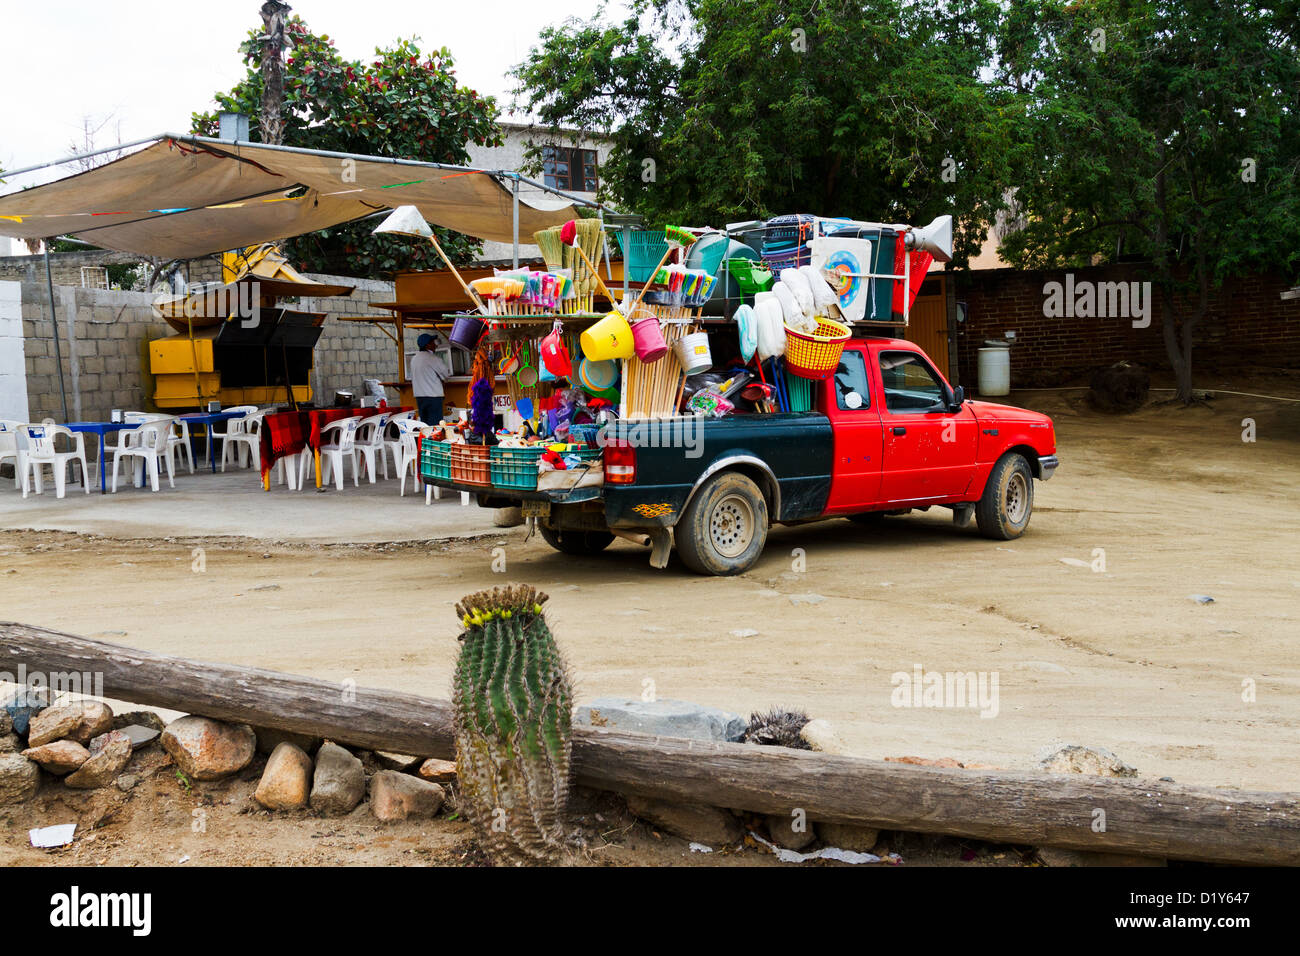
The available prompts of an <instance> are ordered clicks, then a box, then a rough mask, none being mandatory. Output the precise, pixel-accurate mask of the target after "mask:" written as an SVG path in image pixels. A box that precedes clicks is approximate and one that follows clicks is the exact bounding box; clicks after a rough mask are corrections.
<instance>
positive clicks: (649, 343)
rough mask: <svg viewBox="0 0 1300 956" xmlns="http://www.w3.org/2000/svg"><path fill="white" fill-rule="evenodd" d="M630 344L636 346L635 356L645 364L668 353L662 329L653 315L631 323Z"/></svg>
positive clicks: (657, 359) (655, 360)
mask: <svg viewBox="0 0 1300 956" xmlns="http://www.w3.org/2000/svg"><path fill="white" fill-rule="evenodd" d="M637 311H640V310H639V309H638V310H637ZM632 344H633V346H634V347H635V348H636V357H637V358H639V359H640V360H641V361H642V362H644V363H645V364H647V365H649V364H650V363H651V362H657V361H659V360H660V359H661V358H663V357H664V356H665V355H667V354H668V343H667V342H665V341H664V333H663V329H661V328H660V327H659V319H658V318H657V317H656V316H654V315H649V316H647V317H646V318H644V319H640V320H638V321H637V322H634V323H633V324H632Z"/></svg>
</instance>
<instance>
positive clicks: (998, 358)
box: [979, 348, 1011, 395]
mask: <svg viewBox="0 0 1300 956" xmlns="http://www.w3.org/2000/svg"><path fill="white" fill-rule="evenodd" d="M979 388H980V394H981V395H1010V394H1011V349H1007V348H987V349H980V350H979Z"/></svg>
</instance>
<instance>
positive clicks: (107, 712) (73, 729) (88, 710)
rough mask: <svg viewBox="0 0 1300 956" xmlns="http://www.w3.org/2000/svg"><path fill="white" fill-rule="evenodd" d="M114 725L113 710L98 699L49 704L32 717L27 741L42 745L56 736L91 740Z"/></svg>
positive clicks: (34, 745) (33, 744)
mask: <svg viewBox="0 0 1300 956" xmlns="http://www.w3.org/2000/svg"><path fill="white" fill-rule="evenodd" d="M112 729H113V711H112V709H111V708H109V706H108V705H107V704H101V703H100V702H99V701H97V700H88V701H81V702H79V703H76V704H62V705H60V706H58V707H47V708H46V709H45V710H42V711H41V712H40V713H39V714H36V715H34V716H33V717H32V720H31V726H30V727H29V728H28V730H27V745H28V746H29V747H43V746H44V745H45V744H48V743H51V742H53V741H55V740H65V739H66V740H75V741H76V742H77V743H79V744H87V743H90V741H91V740H93V739H94V738H95V737H98V736H99V735H100V734H103V733H107V732H108V731H109V730H112Z"/></svg>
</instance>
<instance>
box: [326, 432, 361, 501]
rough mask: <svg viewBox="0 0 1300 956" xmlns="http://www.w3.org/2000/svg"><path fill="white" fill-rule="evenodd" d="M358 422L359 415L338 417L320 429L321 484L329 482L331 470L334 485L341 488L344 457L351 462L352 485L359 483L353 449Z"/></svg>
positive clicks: (340, 489)
mask: <svg viewBox="0 0 1300 956" xmlns="http://www.w3.org/2000/svg"><path fill="white" fill-rule="evenodd" d="M360 422H361V416H360V415H353V416H352V417H351V418H340V419H339V420H338V421H334V422H330V423H329V424H328V425H326V426H325V427H324V428H322V429H321V430H320V436H321V446H320V475H321V483H322V484H323V485H328V484H329V483H330V474H331V472H332V473H333V475H334V487H335V488H337V489H338V490H339V491H342V490H343V461H344V459H345V458H346V459H347V460H349V461H351V462H352V485H353V487H356V486H358V485H360V484H361V479H360V477H359V476H358V475H357V456H356V451H355V442H356V438H357V425H358V424H360ZM327 436H328V437H327Z"/></svg>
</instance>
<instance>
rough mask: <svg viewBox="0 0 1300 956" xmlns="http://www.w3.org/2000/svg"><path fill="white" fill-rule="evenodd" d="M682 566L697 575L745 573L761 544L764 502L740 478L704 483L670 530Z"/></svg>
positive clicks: (754, 487) (725, 474)
mask: <svg viewBox="0 0 1300 956" xmlns="http://www.w3.org/2000/svg"><path fill="white" fill-rule="evenodd" d="M673 537H674V538H675V539H676V542H677V553H678V554H679V555H680V556H681V559H682V563H683V564H685V565H686V566H687V567H688V568H690V569H691V570H692V571H694V572H696V573H697V574H717V575H727V574H741V573H743V572H745V571H748V570H749V569H750V568H752V567H753V566H754V563H755V562H756V561H758V556H759V555H760V554H762V553H763V545H765V544H766V543H767V500H766V499H765V498H764V497H763V492H762V491H760V490H759V488H758V486H757V485H756V484H754V482H752V481H751V480H750V479H748V478H746V477H745V476H744V475H742V474H740V473H738V472H734V471H729V472H723V473H722V474H720V475H717V476H715V477H713V478H711V479H709V481H708V483H707V484H705V486H704V487H703V488H701V489H700V490H699V492H697V493H696V495H695V497H694V498H692V499H691V503H690V504H689V505H687V506H686V510H685V511H684V512H683V513H682V517H681V520H680V521H678V522H677V526H676V527H675V528H674V529H673Z"/></svg>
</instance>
